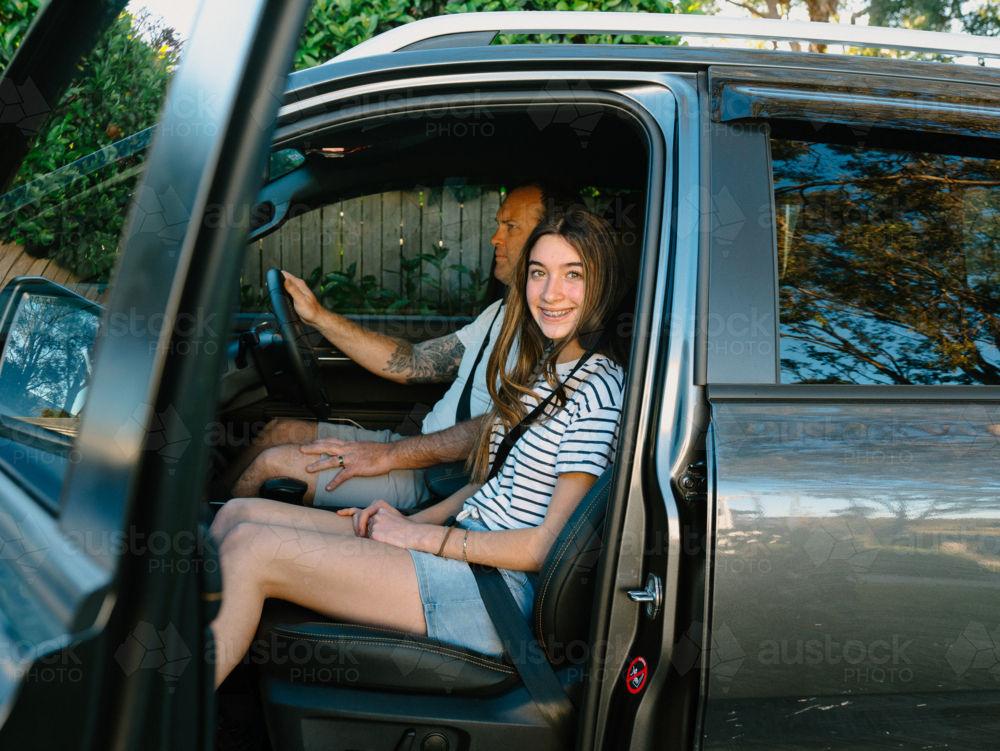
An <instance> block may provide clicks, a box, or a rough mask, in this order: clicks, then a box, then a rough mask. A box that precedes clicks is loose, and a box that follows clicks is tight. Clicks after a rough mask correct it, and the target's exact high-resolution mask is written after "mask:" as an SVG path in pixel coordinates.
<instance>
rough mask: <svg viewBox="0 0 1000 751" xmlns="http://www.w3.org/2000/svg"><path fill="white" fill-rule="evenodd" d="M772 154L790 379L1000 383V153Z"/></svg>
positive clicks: (784, 371)
mask: <svg viewBox="0 0 1000 751" xmlns="http://www.w3.org/2000/svg"><path fill="white" fill-rule="evenodd" d="M864 135H865V134H855V140H856V141H857V140H860V141H861V142H865V140H866V139H865V137H864ZM883 140H884V139H883ZM771 151H772V164H773V176H774V197H775V209H776V235H777V272H778V283H779V309H780V346H781V382H782V383H833V384H838V383H840V384H915V385H935V384H953V385H956V384H957V385H961V384H969V385H972V384H992V385H996V384H1000V351H998V345H1000V319H998V314H1000V287H998V282H1000V255H998V242H1000V160H996V159H990V158H984V157H983V156H968V155H960V154H959V153H958V152H957V150H956V152H955V153H936V152H934V151H925V150H919V151H918V150H896V149H893V148H884V147H881V146H880V147H874V146H868V145H858V144H857V143H856V142H855V143H854V144H853V145H845V144H844V143H822V142H818V141H812V140H790V139H782V138H774V139H772V141H771Z"/></svg>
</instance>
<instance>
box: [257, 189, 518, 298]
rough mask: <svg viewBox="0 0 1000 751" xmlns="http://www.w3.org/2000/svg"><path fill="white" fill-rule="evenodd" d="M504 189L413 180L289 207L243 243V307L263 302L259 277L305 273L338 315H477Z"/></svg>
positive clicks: (483, 295) (485, 287)
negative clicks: (280, 219) (276, 271)
mask: <svg viewBox="0 0 1000 751" xmlns="http://www.w3.org/2000/svg"><path fill="white" fill-rule="evenodd" d="M502 196H503V194H502V186H494V185H462V186H457V187H455V186H445V187H416V188H414V189H412V190H407V191H389V192H383V193H372V194H369V195H364V196H359V197H357V198H349V199H346V200H342V201H336V202H334V203H330V204H328V205H326V206H322V207H320V208H317V209H312V210H306V211H304V212H298V213H297V212H295V211H294V209H293V210H292V211H291V212H290V213H291V214H292V215H293V218H292V219H289V220H288V221H287V222H286V223H285V224H284V225H283V226H282V227H281V228H280V229H279V230H277V231H276V232H273V233H271V234H269V235H267V236H266V237H263V238H261V239H260V240H258V241H256V242H253V243H251V244H250V246H249V247H248V249H247V256H246V261H245V264H244V269H243V277H242V282H241V310H242V311H243V312H257V311H261V310H263V309H264V308H266V289H265V284H264V276H265V274H266V273H267V270H268V269H270V268H282V269H284V270H286V271H289V272H290V273H292V274H295V275H296V276H299V277H301V278H303V279H305V280H306V281H307V282H308V283H309V286H310V287H311V288H312V289H313V290H314V291H315V292H316V294H317V296H318V297H319V298H320V299H321V300H322V301H323V304H324V305H326V307H328V308H329V309H331V310H334V311H336V312H338V313H347V314H351V313H385V314H395V315H414V316H421V315H445V316H475V315H478V314H479V313H480V312H481V311H482V309H483V307H484V301H485V299H486V290H487V283H488V281H489V275H490V269H491V266H492V263H493V246H492V245H491V244H490V238H491V237H492V236H493V233H494V232H495V230H496V220H495V216H496V212H497V209H498V208H499V207H500V201H501V199H502Z"/></svg>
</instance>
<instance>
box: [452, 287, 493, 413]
mask: <svg viewBox="0 0 1000 751" xmlns="http://www.w3.org/2000/svg"><path fill="white" fill-rule="evenodd" d="M501 310H503V303H501V304H500V305H499V306H498V307H497V312H496V315H495V316H493V320H492V321H490V327H489V328H488V329H486V338H485V339H483V346H482V347H480V348H479V354H478V355H476V361H475V362H474V363H472V370H470V371H469V377H468V378H466V379H465V388H463V389H462V395H461V396H459V397H458V406H457V407H456V408H455V424H456V425H458V423H460V422H465V421H466V420H471V419H472V382H473V380H474V379H475V377H476V368H478V367H479V363H481V362H482V361H483V355H484V354H486V348H487V347H488V346H490V336H491V335H492V334H493V326H494V325H495V324H496V322H497V318H499V317H500V311H501Z"/></svg>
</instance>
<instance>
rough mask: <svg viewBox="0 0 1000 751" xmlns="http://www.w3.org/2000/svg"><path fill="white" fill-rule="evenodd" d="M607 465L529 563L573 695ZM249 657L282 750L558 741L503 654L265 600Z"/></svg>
mask: <svg viewBox="0 0 1000 751" xmlns="http://www.w3.org/2000/svg"><path fill="white" fill-rule="evenodd" d="M611 475H612V468H609V469H607V470H606V471H605V472H604V474H603V475H601V477H600V478H598V480H597V482H595V483H594V485H593V486H592V487H591V488H590V490H589V491H588V492H587V494H586V495H585V496H584V498H583V500H581V502H580V504H579V505H578V506H577V508H576V510H575V511H574V512H573V514H572V516H571V517H570V518H569V520H568V521H567V522H566V524H565V526H564V527H563V529H562V530H561V532H560V534H559V536H558V537H557V539H556V541H555V543H554V544H553V546H552V549H551V550H550V551H549V554H548V556H547V558H546V560H545V563H544V565H543V566H542V569H541V571H540V573H539V575H538V584H537V586H536V589H535V600H534V604H533V608H532V615H531V628H532V632H533V634H534V636H535V638H536V639H537V640H538V641H537V644H534V645H528V649H529V650H535V651H537V655H532V656H529V659H548V660H549V661H550V663H551V664H552V666H553V668H554V669H555V670H556V674H557V676H558V677H559V679H560V681H561V682H562V684H563V687H564V688H565V689H566V690H567V693H568V695H569V697H570V699H571V700H572V701H573V702H574V703H575V704H579V698H580V694H581V692H582V687H583V674H584V669H585V663H586V661H587V656H588V648H587V640H588V638H589V634H590V622H591V607H592V603H593V592H594V587H595V585H596V578H597V562H598V559H599V556H600V552H601V549H602V547H603V540H602V536H603V531H604V517H605V511H606V509H607V502H608V497H609V495H610V492H611ZM250 660H251V662H254V663H257V664H258V665H259V667H260V670H261V673H262V678H261V695H262V700H263V703H264V710H265V714H266V717H267V720H268V727H269V730H270V733H271V737H272V741H273V742H274V743H275V744H276V746H277V747H279V748H281V749H283V750H299V749H319V748H322V749H331V750H333V751H367V750H368V749H372V750H373V751H374V749H385V750H386V751H465V750H466V749H469V750H470V751H488V750H492V749H497V750H498V751H499V750H500V749H502V750H503V751H509V749H510V748H513V747H516V748H517V749H518V751H534V750H535V749H537V750H538V751H541V750H542V749H555V748H560V747H563V742H560V741H559V740H557V738H556V736H555V734H554V732H553V731H552V729H551V728H550V727H549V725H548V724H546V722H545V720H544V719H543V717H542V715H541V714H540V713H539V711H538V709H537V707H536V706H535V704H534V702H533V701H532V700H531V697H530V696H529V695H528V693H527V690H526V689H525V687H524V684H523V683H522V682H521V681H520V678H519V677H518V675H517V672H516V670H515V668H514V667H513V666H512V665H513V663H512V661H511V660H510V657H509V655H507V653H506V652H505V653H504V654H503V655H487V654H481V653H478V652H474V651H472V650H469V649H465V648H464V647H460V646H457V645H454V644H447V643H444V642H441V641H438V640H436V639H432V638H429V637H426V636H416V635H413V634H407V633H403V632H397V631H392V630H389V629H383V628H375V627H370V626H358V625H354V624H345V623H334V622H331V621H330V620H329V619H327V618H324V617H323V616H321V615H319V614H317V613H314V612H312V611H310V610H307V609H306V608H302V607H299V606H296V605H292V604H291V603H287V602H284V601H280V600H268V601H267V602H266V603H265V607H264V613H263V616H262V618H261V622H260V626H259V628H258V632H257V641H255V643H254V645H253V647H252V648H251V653H250Z"/></svg>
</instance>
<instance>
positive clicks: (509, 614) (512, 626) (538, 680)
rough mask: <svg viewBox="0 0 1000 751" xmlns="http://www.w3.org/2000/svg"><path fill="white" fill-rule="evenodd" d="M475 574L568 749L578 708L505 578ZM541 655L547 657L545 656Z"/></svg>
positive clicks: (507, 444)
mask: <svg viewBox="0 0 1000 751" xmlns="http://www.w3.org/2000/svg"><path fill="white" fill-rule="evenodd" d="M609 330H610V326H606V327H605V328H604V329H602V330H601V331H600V332H599V334H598V335H597V336H596V337H595V338H594V341H593V343H592V344H591V345H590V346H589V347H588V348H587V351H586V352H584V353H583V356H582V357H580V359H579V360H578V361H577V363H576V365H575V366H574V367H573V369H572V370H571V371H570V372H569V373H568V374H567V375H566V378H565V379H563V384H565V383H567V382H568V381H569V379H570V378H572V377H573V374H574V373H576V371H577V370H579V369H580V368H581V367H582V366H583V365H584V364H585V363H586V362H587V361H588V360H589V359H590V357H591V356H592V355H593V354H594V352H596V351H597V349H598V347H600V346H601V345H602V344H603V343H604V341H605V340H606V339H607V334H608V331H609ZM555 395H556V392H555V390H553V391H552V393H551V394H549V395H548V396H547V397H545V398H544V399H543V400H542V401H541V402H540V403H539V404H538V406H537V407H535V408H534V409H533V410H531V412H529V413H528V414H527V415H526V416H525V417H523V418H522V419H521V420H520V421H519V422H518V423H517V425H515V426H514V427H513V428H511V430H510V431H509V432H508V433H507V435H505V436H504V438H503V440H502V441H501V442H500V445H499V446H498V447H497V453H496V456H494V457H493V466H491V467H490V474H489V477H488V478H487V479H486V482H489V481H490V480H492V479H493V478H494V477H496V476H497V475H498V474H499V473H500V469H501V468H502V467H503V465H504V462H505V461H507V456H508V455H509V454H510V451H511V449H512V448H514V444H515V443H517V441H518V439H519V438H520V437H521V436H522V435H524V434H525V433H526V432H527V431H528V428H530V427H531V425H532V424H533V423H534V421H535V420H536V419H538V417H539V416H540V415H541V414H542V413H544V412H545V408H546V407H548V406H549V404H550V403H551V402H552V399H553V398H555ZM471 568H472V573H473V574H474V575H475V577H476V584H477V585H478V586H479V594H480V595H481V596H482V598H483V604H484V605H485V606H486V612H487V613H488V614H489V616H490V620H492V621H493V626H494V627H495V628H496V630H497V633H498V634H500V639H501V641H503V642H504V644H505V645H516V644H522V645H524V649H523V650H521V651H520V654H519V656H518V657H517V658H515V657H514V655H513V654H512V653H511V651H510V649H509V648H508V649H507V654H508V655H509V656H510V657H511V662H512V663H513V665H514V668H515V669H516V670H517V674H518V675H519V676H521V680H522V681H523V682H524V687H525V688H526V689H527V690H528V695H529V696H531V699H532V701H534V702H535V705H536V706H537V707H538V711H539V712H540V713H541V715H542V717H544V718H545V721H546V722H547V723H548V724H549V726H550V727H551V728H552V730H553V732H554V733H555V734H556V737H557V738H559V740H560V741H562V742H563V743H564V744H566V745H567V746H568V745H569V743H570V742H571V741H572V740H573V733H574V731H575V730H576V708H575V707H574V706H573V702H571V701H570V700H569V697H568V696H566V691H565V690H563V687H562V683H560V682H559V677H558V676H557V675H556V671H555V670H553V669H552V665H550V664H549V661H548V658H545V659H544V660H542V661H538V660H537V659H536V660H532V659H529V658H528V645H529V644H531V643H533V642H536V641H537V640H536V639H535V635H534V634H533V633H532V632H531V627H530V626H528V622H527V621H526V620H525V619H524V614H523V613H521V608H519V607H518V605H517V601H516V600H514V595H513V594H511V591H510V588H509V587H508V586H507V582H506V580H505V579H504V578H503V576H502V575H501V574H500V572H499V571H498V570H497V569H495V568H484V567H482V566H477V565H473V566H471ZM542 655H543V657H544V651H543V653H542Z"/></svg>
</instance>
